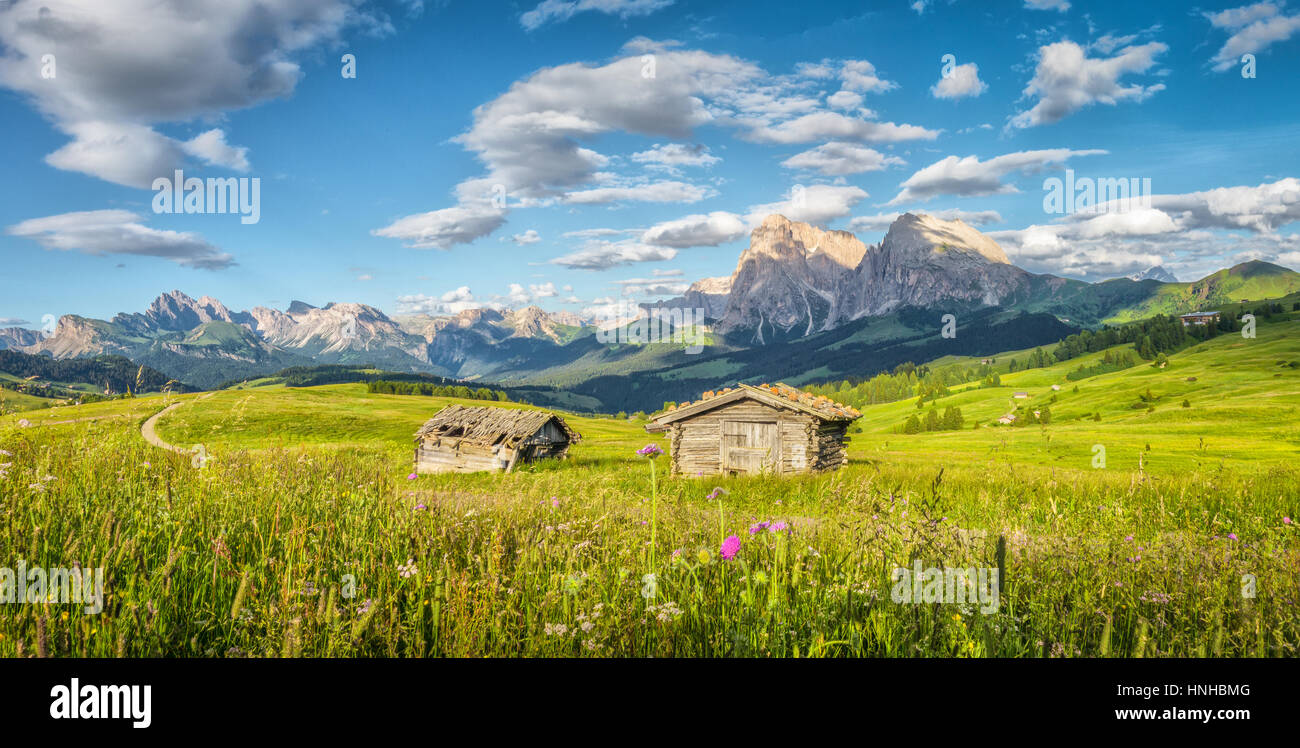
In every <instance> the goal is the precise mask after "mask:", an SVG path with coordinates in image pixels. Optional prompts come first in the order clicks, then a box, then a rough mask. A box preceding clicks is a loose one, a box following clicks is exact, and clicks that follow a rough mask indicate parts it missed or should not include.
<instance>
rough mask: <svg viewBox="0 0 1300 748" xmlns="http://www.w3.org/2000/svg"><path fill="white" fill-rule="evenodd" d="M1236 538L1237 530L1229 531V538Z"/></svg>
mask: <svg viewBox="0 0 1300 748" xmlns="http://www.w3.org/2000/svg"><path fill="white" fill-rule="evenodd" d="M1236 539H1237V533H1235V532H1230V533H1228V540H1236Z"/></svg>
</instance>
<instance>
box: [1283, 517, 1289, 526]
mask: <svg viewBox="0 0 1300 748" xmlns="http://www.w3.org/2000/svg"><path fill="white" fill-rule="evenodd" d="M1282 524H1284V525H1289V524H1291V518H1290V517H1283V518H1282Z"/></svg>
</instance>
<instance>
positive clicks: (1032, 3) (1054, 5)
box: [1025, 0, 1070, 13]
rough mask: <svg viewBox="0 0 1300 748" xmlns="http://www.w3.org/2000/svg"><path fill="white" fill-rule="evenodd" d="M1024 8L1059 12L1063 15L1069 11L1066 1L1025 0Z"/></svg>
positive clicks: (1068, 4)
mask: <svg viewBox="0 0 1300 748" xmlns="http://www.w3.org/2000/svg"><path fill="white" fill-rule="evenodd" d="M1025 7H1026V8H1029V9H1031V10H1059V11H1060V12H1062V13H1064V12H1065V11H1067V10H1069V9H1070V3H1069V2H1068V1H1067V0H1025Z"/></svg>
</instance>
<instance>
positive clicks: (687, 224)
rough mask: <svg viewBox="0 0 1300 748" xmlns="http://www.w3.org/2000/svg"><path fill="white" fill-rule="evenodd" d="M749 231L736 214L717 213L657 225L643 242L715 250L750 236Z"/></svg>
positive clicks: (644, 235) (649, 230) (647, 232)
mask: <svg viewBox="0 0 1300 748" xmlns="http://www.w3.org/2000/svg"><path fill="white" fill-rule="evenodd" d="M749 229H750V227H749V226H747V225H746V224H745V222H744V221H743V220H741V218H740V216H738V215H736V214H735V213H728V212H726V211H720V210H719V211H714V212H712V213H709V214H707V215H702V214H696V215H689V216H685V217H682V218H677V219H674V220H671V221H664V222H663V223H657V224H655V225H654V226H651V227H650V228H648V229H646V231H645V233H643V234H642V235H641V242H642V243H644V244H651V245H655V246H660V247H676V248H678V249H685V248H687V247H716V246H718V245H719V244H725V243H727V242H730V241H735V240H736V239H739V238H741V237H742V236H744V235H745V234H747V233H749Z"/></svg>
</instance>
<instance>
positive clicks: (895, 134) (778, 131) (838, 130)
mask: <svg viewBox="0 0 1300 748" xmlns="http://www.w3.org/2000/svg"><path fill="white" fill-rule="evenodd" d="M937 137H939V131H938V130H928V129H926V128H924V127H921V126H919V125H908V124H902V125H899V124H895V123H893V122H875V121H872V120H866V119H860V118H857V117H850V116H848V115H844V114H840V113H839V112H825V111H823V112H812V113H809V114H805V115H802V116H799V117H795V118H794V119H790V120H786V121H784V122H779V123H776V124H764V125H760V126H757V127H754V128H753V129H751V130H750V131H749V133H747V135H746V138H748V139H749V140H752V141H754V142H756V143H773V144H778V145H790V144H793V143H810V142H813V141H817V140H851V141H854V142H859V143H899V142H902V141H906V140H934V139H935V138H937Z"/></svg>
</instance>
